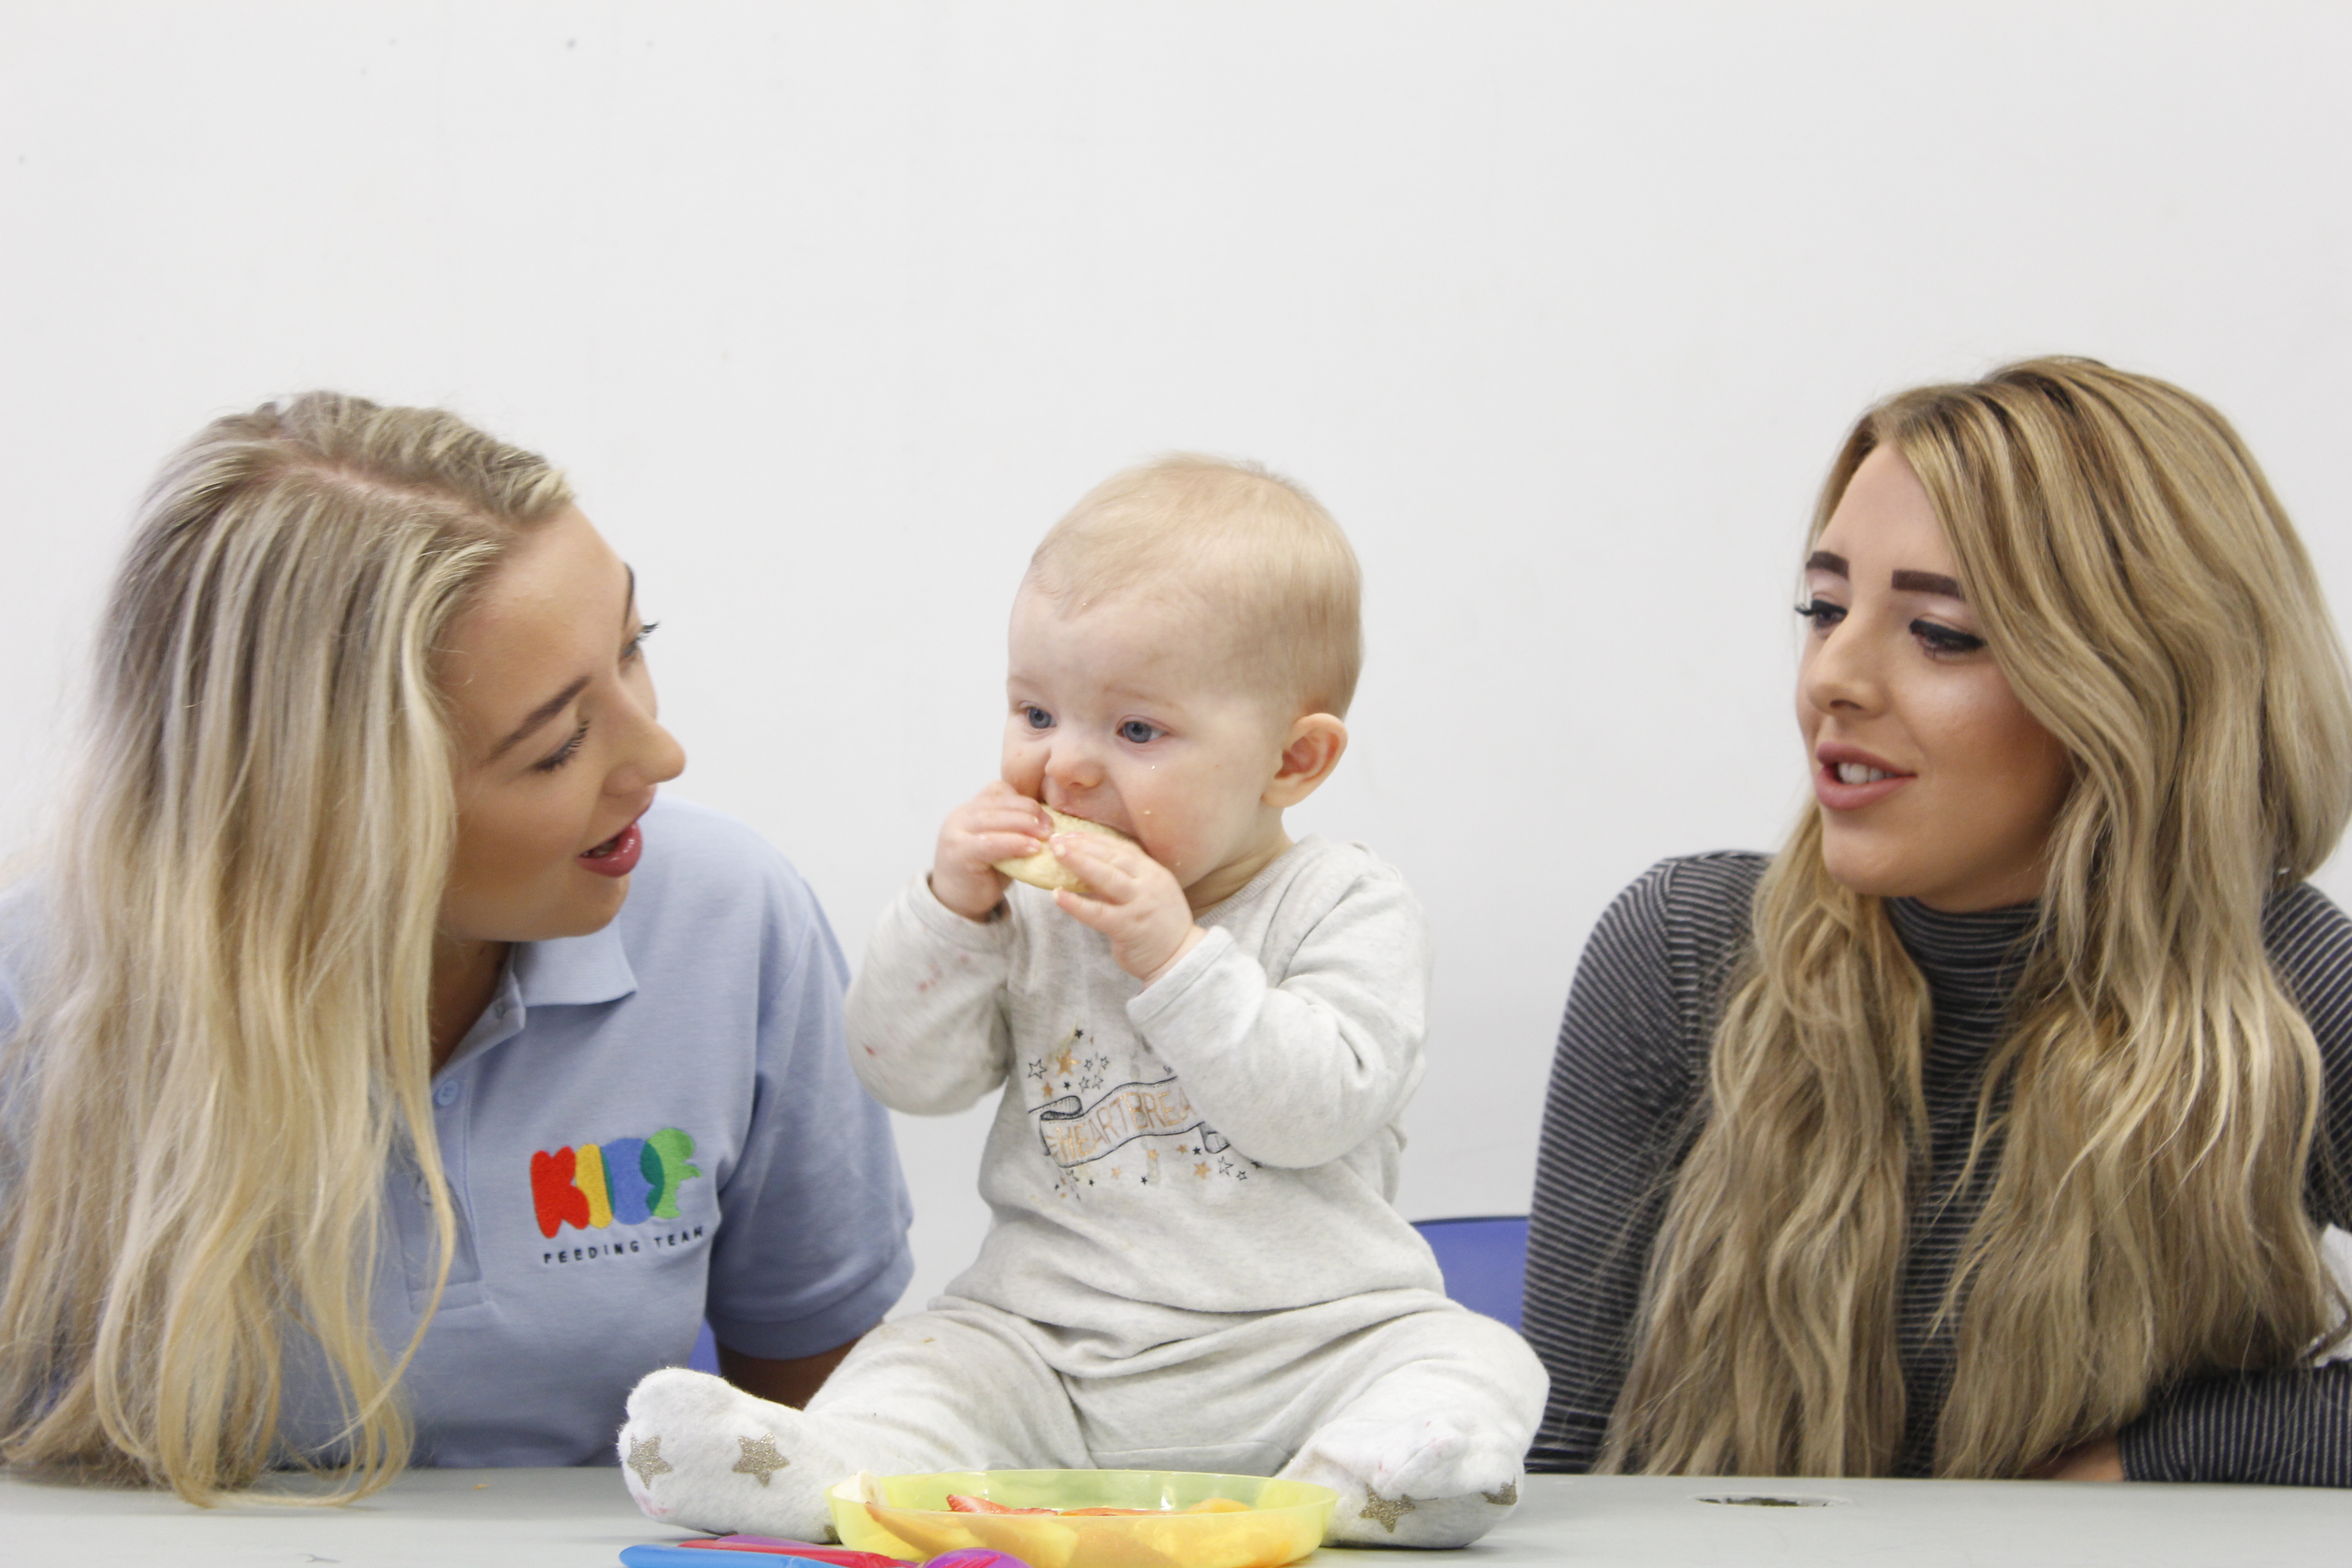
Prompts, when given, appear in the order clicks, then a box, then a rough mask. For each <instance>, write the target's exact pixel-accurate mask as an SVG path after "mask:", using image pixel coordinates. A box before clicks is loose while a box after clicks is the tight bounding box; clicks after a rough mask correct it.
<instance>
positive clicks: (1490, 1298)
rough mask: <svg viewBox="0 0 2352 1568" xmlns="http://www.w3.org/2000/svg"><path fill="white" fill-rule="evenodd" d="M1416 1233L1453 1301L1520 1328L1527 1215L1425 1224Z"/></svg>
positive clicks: (1418, 1223) (1428, 1221)
mask: <svg viewBox="0 0 2352 1568" xmlns="http://www.w3.org/2000/svg"><path fill="white" fill-rule="evenodd" d="M1412 1228H1413V1229H1415V1230H1417V1231H1419V1232H1421V1235H1422V1239H1423V1240H1424V1241H1426V1242H1428V1243H1429V1249H1430V1250H1431V1251H1432V1252H1434V1253H1436V1254H1437V1267H1438V1268H1440V1269H1442V1270H1444V1274H1445V1293H1446V1294H1447V1295H1448V1296H1450V1297H1452V1298H1453V1299H1454V1300H1456V1301H1459V1302H1461V1303H1462V1304H1463V1305H1464V1306H1465V1307H1467V1308H1469V1309H1470V1310H1472V1311H1474V1312H1484V1313H1486V1316H1488V1317H1490V1318H1496V1319H1499V1320H1500V1321H1503V1322H1506V1323H1508V1324H1509V1325H1510V1326H1511V1327H1512V1328H1514V1329H1516V1328H1517V1327H1518V1326H1519V1293H1520V1291H1521V1290H1522V1289H1525V1287H1526V1285H1527V1278H1528V1216H1527V1215H1523V1214H1517V1215H1477V1216H1473V1217H1468V1218H1464V1219H1424V1220H1419V1221H1416V1222H1415V1223H1414V1225H1413V1227H1412Z"/></svg>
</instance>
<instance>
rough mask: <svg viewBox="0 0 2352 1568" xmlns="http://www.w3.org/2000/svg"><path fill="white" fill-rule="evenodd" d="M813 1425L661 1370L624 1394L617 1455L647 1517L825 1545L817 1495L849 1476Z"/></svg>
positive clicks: (711, 1382)
mask: <svg viewBox="0 0 2352 1568" xmlns="http://www.w3.org/2000/svg"><path fill="white" fill-rule="evenodd" d="M618 1447H619V1449H620V1453H621V1468H622V1469H623V1471H624V1473H625V1476H626V1478H627V1480H628V1483H629V1495H630V1496H631V1497H633V1498H635V1499H636V1500H637V1506H638V1507H639V1508H641V1509H643V1510H645V1511H646V1517H647V1518H648V1519H657V1520H659V1521H662V1522H663V1523H664V1524H677V1525H684V1526H686V1527H687V1528H688V1529H690V1530H709V1531H719V1532H721V1533H726V1532H730V1531H743V1532H746V1533H751V1534H759V1535H780V1536H782V1537H784V1538H785V1539H787V1540H792V1541H826V1540H830V1539H831V1538H832V1537H831V1534H830V1531H831V1529H832V1521H831V1520H830V1517H829V1516H828V1514H827V1511H826V1509H825V1502H824V1491H825V1489H826V1488H827V1487H829V1486H831V1485H833V1483H834V1482H835V1481H838V1480H841V1479H844V1478H845V1477H847V1476H849V1475H851V1474H853V1473H855V1472H856V1470H857V1468H859V1467H858V1466H856V1465H854V1464H851V1463H849V1462H847V1460H846V1459H845V1458H843V1457H842V1456H841V1455H840V1454H838V1453H836V1452H835V1451H834V1447H833V1445H832V1444H831V1443H829V1442H828V1441H826V1439H825V1436H824V1419H823V1418H822V1417H817V1418H812V1417H810V1416H809V1415H806V1414H804V1413H803V1412H801V1411H798V1410H794V1409H793V1408H792V1407H791V1406H790V1405H772V1404H770V1403H769V1402H768V1401H766V1400H764V1399H754V1398H753V1397H751V1395H750V1394H746V1393H744V1392H743V1391H742V1390H741V1389H739V1388H737V1387H735V1386H734V1385H733V1384H730V1383H726V1382H724V1381H722V1380H720V1379H719V1378H716V1377H712V1376H710V1375H709V1373H699V1372H688V1371H687V1370H686V1369H685V1368H684V1367H667V1368H664V1369H663V1370H662V1371H660V1372H656V1373H650V1374H648V1375H647V1376H646V1379H645V1381H643V1382H642V1383H640V1384H637V1386H636V1387H635V1390H633V1391H632V1392H631V1393H630V1394H629V1420H628V1425H626V1426H623V1427H622V1428H621V1436H620V1441H619V1444H618Z"/></svg>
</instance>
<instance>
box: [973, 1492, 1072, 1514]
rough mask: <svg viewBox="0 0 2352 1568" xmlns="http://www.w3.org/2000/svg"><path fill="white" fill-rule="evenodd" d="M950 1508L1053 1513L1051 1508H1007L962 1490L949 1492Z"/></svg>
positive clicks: (979, 1511) (981, 1511)
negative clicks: (968, 1495) (970, 1495)
mask: <svg viewBox="0 0 2352 1568" xmlns="http://www.w3.org/2000/svg"><path fill="white" fill-rule="evenodd" d="M948 1510H949V1511H950V1512H951V1513H1052V1512H1053V1511H1054V1510H1052V1509H1050V1508H1007V1507H1005V1506H1004V1505H1003V1503H1001V1502H991V1501H989V1500H987V1499H986V1498H984V1497H967V1496H965V1495H964V1494H963V1493H962V1492H950V1493H948Z"/></svg>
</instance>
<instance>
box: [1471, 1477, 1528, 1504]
mask: <svg viewBox="0 0 2352 1568" xmlns="http://www.w3.org/2000/svg"><path fill="white" fill-rule="evenodd" d="M1478 1495H1479V1496H1480V1497H1482V1498H1485V1499H1486V1500H1487V1501H1488V1502H1490V1503H1493V1504H1494V1505H1495V1506H1496V1508H1509V1507H1511V1506H1512V1505H1513V1504H1515V1503H1517V1501H1518V1500H1519V1483H1518V1482H1517V1481H1505V1482H1504V1483H1503V1489H1502V1490H1500V1491H1493V1492H1480V1493H1479V1494H1478Z"/></svg>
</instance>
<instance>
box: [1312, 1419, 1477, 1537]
mask: <svg viewBox="0 0 2352 1568" xmlns="http://www.w3.org/2000/svg"><path fill="white" fill-rule="evenodd" d="M1282 1473H1283V1474H1284V1475H1286V1476H1287V1477H1289V1478H1291V1479H1294V1480H1302V1481H1313V1482H1315V1483H1317V1484H1318V1485H1320V1486H1327V1487H1329V1488H1330V1489H1332V1490H1334V1491H1336V1492H1338V1493H1339V1507H1338V1508H1337V1509H1335V1510H1332V1513H1331V1527H1330V1529H1329V1530H1328V1531H1326V1532H1325V1533H1324V1536H1323V1542H1324V1544H1325V1545H1327V1546H1422V1547H1449V1546H1467V1545H1468V1544H1470V1542H1474V1541H1475V1540H1477V1539H1478V1538H1479V1537H1480V1536H1482V1535H1484V1534H1486V1532H1487V1531H1490V1530H1492V1529H1494V1528H1495V1526H1496V1525H1497V1524H1500V1523H1501V1522H1502V1521H1504V1520H1506V1519H1507V1518H1509V1517H1510V1515H1511V1510H1513V1509H1515V1508H1517V1506H1518V1501H1519V1478H1520V1474H1521V1465H1520V1458H1519V1455H1518V1454H1517V1452H1515V1451H1513V1450H1512V1449H1511V1447H1509V1446H1508V1445H1507V1444H1506V1443H1503V1442H1502V1441H1500V1440H1499V1439H1496V1438H1494V1437H1489V1436H1482V1435H1480V1434H1478V1433H1475V1432H1471V1431H1466V1430H1465V1429H1464V1428H1462V1427H1460V1426H1455V1425H1454V1423H1453V1422H1451V1421H1449V1420H1447V1419H1445V1418H1444V1416H1438V1415H1432V1416H1424V1417H1423V1418H1421V1419H1419V1420H1414V1421H1397V1422H1391V1421H1335V1422H1333V1423H1332V1424H1331V1425H1329V1426H1326V1427H1324V1428H1322V1429H1321V1430H1320V1431H1318V1432H1317V1433H1316V1434H1315V1435H1314V1436H1312V1437H1310V1438H1308V1439H1307V1447H1304V1448H1301V1449H1300V1450H1299V1451H1298V1454H1297V1458H1293V1459H1292V1460H1291V1461H1290V1463H1289V1464H1287V1465H1286V1466H1284V1467H1283V1471H1282Z"/></svg>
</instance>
